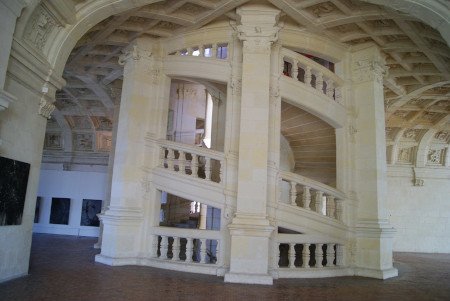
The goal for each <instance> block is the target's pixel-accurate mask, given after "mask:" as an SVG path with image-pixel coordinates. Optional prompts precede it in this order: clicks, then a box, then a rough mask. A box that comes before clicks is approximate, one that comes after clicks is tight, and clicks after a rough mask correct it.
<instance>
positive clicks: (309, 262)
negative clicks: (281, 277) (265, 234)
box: [276, 234, 344, 269]
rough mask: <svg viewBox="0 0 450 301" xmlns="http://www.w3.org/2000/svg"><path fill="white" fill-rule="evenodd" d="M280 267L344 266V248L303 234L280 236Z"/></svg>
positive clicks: (278, 248)
mask: <svg viewBox="0 0 450 301" xmlns="http://www.w3.org/2000/svg"><path fill="white" fill-rule="evenodd" d="M276 247H277V254H278V267H280V268H289V269H309V268H333V267H343V266H344V260H343V258H344V253H343V252H344V246H343V245H341V244H339V243H336V242H328V241H325V240H320V239H317V238H314V237H311V236H309V235H302V234H278V239H277V244H276Z"/></svg>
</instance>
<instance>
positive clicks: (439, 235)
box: [388, 168, 450, 253]
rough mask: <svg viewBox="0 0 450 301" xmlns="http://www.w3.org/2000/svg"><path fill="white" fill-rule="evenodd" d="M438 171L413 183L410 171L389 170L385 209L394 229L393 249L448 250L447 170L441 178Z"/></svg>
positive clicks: (449, 191)
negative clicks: (418, 182) (404, 172)
mask: <svg viewBox="0 0 450 301" xmlns="http://www.w3.org/2000/svg"><path fill="white" fill-rule="evenodd" d="M408 170H411V168H408ZM437 174H438V171H435V174H434V175H433V177H428V178H422V179H423V180H424V185H423V186H413V181H412V172H411V175H409V174H404V175H398V173H394V172H393V170H392V168H390V169H389V170H388V211H389V215H390V221H391V224H392V226H393V227H394V228H395V229H396V230H397V234H396V235H395V238H394V251H397V252H425V253H450V234H449V232H448V230H449V229H450V172H449V171H447V173H446V174H447V176H446V177H445V176H444V177H442V178H437V177H436V175H437Z"/></svg>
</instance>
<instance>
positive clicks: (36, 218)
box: [34, 196, 42, 224]
mask: <svg viewBox="0 0 450 301" xmlns="http://www.w3.org/2000/svg"><path fill="white" fill-rule="evenodd" d="M41 199H42V198H41V197H40V196H38V197H37V199H36V207H35V208H34V223H35V224H37V223H39V213H40V208H41Z"/></svg>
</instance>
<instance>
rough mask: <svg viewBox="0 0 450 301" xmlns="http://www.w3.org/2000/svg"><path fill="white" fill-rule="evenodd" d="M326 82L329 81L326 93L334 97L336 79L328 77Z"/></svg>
mask: <svg viewBox="0 0 450 301" xmlns="http://www.w3.org/2000/svg"><path fill="white" fill-rule="evenodd" d="M325 82H326V83H327V90H326V95H327V96H328V97H330V98H333V93H334V81H333V80H332V79H327V80H326V81H325Z"/></svg>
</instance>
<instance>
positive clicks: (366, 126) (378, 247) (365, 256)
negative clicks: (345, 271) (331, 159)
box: [351, 44, 398, 279]
mask: <svg viewBox="0 0 450 301" xmlns="http://www.w3.org/2000/svg"><path fill="white" fill-rule="evenodd" d="M351 64H352V81H353V93H354V94H353V98H354V103H355V112H357V114H356V115H355V117H354V121H355V144H354V147H355V149H354V150H355V152H354V154H355V155H354V160H355V164H354V166H355V170H354V172H355V177H354V179H355V183H354V184H355V186H354V187H355V190H356V196H357V200H358V209H357V217H356V241H357V246H356V247H357V255H356V266H357V267H356V273H357V274H358V275H361V276H367V277H374V278H381V279H385V278H389V277H393V276H396V275H397V273H398V272H397V270H396V269H395V268H393V266H392V244H393V235H394V232H395V231H394V229H393V228H392V227H391V226H390V225H389V221H388V215H387V204H386V198H387V181H386V170H387V166H386V143H385V130H384V127H385V125H384V120H385V117H384V94H383V75H384V73H385V72H386V68H385V65H384V59H383V57H382V56H381V53H380V50H379V49H378V48H377V47H376V46H375V45H373V44H364V45H360V46H358V47H355V48H354V50H353V53H352V63H351Z"/></svg>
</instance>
